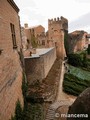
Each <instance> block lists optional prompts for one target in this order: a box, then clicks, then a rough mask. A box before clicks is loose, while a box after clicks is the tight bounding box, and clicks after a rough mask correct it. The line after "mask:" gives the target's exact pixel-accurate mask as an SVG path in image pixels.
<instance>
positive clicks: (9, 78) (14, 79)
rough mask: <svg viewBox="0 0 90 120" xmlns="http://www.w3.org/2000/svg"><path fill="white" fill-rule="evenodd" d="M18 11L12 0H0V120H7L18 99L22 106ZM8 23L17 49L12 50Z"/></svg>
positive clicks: (12, 112)
mask: <svg viewBox="0 0 90 120" xmlns="http://www.w3.org/2000/svg"><path fill="white" fill-rule="evenodd" d="M18 11H19V9H18V8H17V6H16V5H15V3H14V2H13V0H0V49H2V50H3V51H2V53H1V54H0V120H9V119H10V118H11V115H13V114H14V111H15V106H16V102H17V100H18V99H19V100H20V102H21V104H22V105H23V96H22V89H21V86H22V77H23V75H22V67H21V62H20V59H19V54H18V52H20V48H21V36H20V23H19V16H18ZM10 23H12V24H14V26H15V35H16V44H17V48H13V41H12V34H11V28H10Z"/></svg>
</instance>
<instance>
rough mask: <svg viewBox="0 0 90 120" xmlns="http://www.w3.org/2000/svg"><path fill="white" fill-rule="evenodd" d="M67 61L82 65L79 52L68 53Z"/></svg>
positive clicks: (74, 64)
mask: <svg viewBox="0 0 90 120" xmlns="http://www.w3.org/2000/svg"><path fill="white" fill-rule="evenodd" d="M68 63H69V64H71V65H73V66H83V56H82V55H79V54H69V55H68Z"/></svg>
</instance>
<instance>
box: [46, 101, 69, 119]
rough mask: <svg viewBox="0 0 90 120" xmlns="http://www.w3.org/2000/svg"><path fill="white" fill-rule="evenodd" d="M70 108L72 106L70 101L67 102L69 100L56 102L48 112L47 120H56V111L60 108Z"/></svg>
mask: <svg viewBox="0 0 90 120" xmlns="http://www.w3.org/2000/svg"><path fill="white" fill-rule="evenodd" d="M63 105H65V106H69V105H71V102H70V101H67V100H62V101H56V102H55V103H53V104H52V105H51V106H50V107H49V109H48V112H47V115H46V119H45V120H54V119H55V111H56V110H57V109H58V108H59V107H60V106H63Z"/></svg>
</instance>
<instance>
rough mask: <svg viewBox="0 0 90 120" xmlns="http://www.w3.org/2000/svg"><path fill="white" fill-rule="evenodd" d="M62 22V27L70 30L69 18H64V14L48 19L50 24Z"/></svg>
mask: <svg viewBox="0 0 90 120" xmlns="http://www.w3.org/2000/svg"><path fill="white" fill-rule="evenodd" d="M57 23H58V24H61V25H62V28H61V29H64V30H68V20H67V19H66V18H64V17H63V16H61V17H60V18H59V17H57V18H54V19H48V25H49V26H50V25H53V24H57Z"/></svg>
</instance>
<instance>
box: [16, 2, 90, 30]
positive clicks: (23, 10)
mask: <svg viewBox="0 0 90 120" xmlns="http://www.w3.org/2000/svg"><path fill="white" fill-rule="evenodd" d="M14 1H15V3H16V4H17V6H18V7H19V8H20V13H19V15H20V20H21V25H22V26H23V25H24V23H28V24H29V26H35V25H39V24H41V25H43V26H44V27H45V28H46V30H47V27H48V19H52V18H55V17H60V16H63V17H65V18H67V19H68V22H69V32H72V31H74V30H85V31H87V32H90V0H14Z"/></svg>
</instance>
